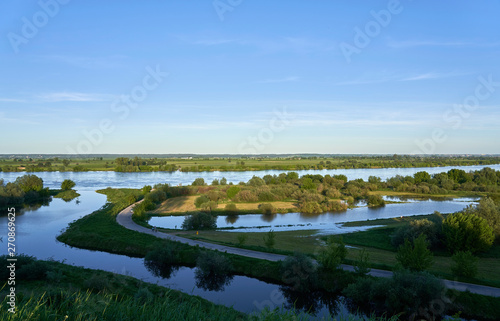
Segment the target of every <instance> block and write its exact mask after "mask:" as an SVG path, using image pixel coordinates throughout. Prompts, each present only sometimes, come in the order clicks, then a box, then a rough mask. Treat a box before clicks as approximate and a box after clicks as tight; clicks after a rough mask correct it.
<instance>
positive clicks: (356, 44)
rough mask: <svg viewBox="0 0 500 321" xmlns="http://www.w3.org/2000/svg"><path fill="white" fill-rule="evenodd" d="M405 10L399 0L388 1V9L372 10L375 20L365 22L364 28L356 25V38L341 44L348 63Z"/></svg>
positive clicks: (341, 49) (371, 13)
mask: <svg viewBox="0 0 500 321" xmlns="http://www.w3.org/2000/svg"><path fill="white" fill-rule="evenodd" d="M410 1H411V0H410ZM401 12H403V6H402V5H401V3H400V2H399V0H390V1H389V2H388V3H387V7H386V9H382V10H380V11H378V12H377V11H375V10H372V11H370V15H371V16H372V17H373V20H370V21H368V22H367V23H365V25H364V27H363V28H359V27H358V26H356V27H355V28H354V38H353V40H352V43H348V42H341V43H340V45H339V48H340V51H342V54H343V55H344V58H345V60H346V61H347V63H351V61H352V58H351V57H352V55H354V54H360V53H361V52H362V50H363V49H365V48H366V47H367V46H368V45H369V44H370V43H371V41H372V39H373V38H375V37H377V36H378V35H380V33H382V30H383V28H387V26H389V24H390V23H391V21H392V17H393V16H395V15H398V14H400V13H401Z"/></svg>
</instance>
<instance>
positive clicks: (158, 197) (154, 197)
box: [144, 190, 167, 204]
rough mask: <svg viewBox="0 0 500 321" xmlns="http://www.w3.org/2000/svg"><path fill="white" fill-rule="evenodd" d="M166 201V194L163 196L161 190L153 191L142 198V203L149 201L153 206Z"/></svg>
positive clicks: (163, 193)
mask: <svg viewBox="0 0 500 321" xmlns="http://www.w3.org/2000/svg"><path fill="white" fill-rule="evenodd" d="M166 199H167V194H165V192H164V191H161V190H154V191H152V192H150V193H148V194H146V196H144V201H148V200H149V201H151V202H152V203H155V204H160V203H162V202H163V201H165V200H166Z"/></svg>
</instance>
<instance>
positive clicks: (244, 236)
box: [238, 234, 248, 246]
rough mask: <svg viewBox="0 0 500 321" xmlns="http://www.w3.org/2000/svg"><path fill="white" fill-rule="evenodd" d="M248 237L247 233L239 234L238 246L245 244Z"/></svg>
mask: <svg viewBox="0 0 500 321" xmlns="http://www.w3.org/2000/svg"><path fill="white" fill-rule="evenodd" d="M247 238H248V235H247V234H239V235H238V246H243V245H245V242H246V241H247Z"/></svg>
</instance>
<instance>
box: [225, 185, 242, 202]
mask: <svg viewBox="0 0 500 321" xmlns="http://www.w3.org/2000/svg"><path fill="white" fill-rule="evenodd" d="M240 190H241V188H239V187H238V186H231V187H229V188H228V189H227V191H226V194H227V197H228V198H229V199H232V198H233V197H234V196H236V194H238V193H239V191H240Z"/></svg>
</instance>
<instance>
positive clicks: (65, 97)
mask: <svg viewBox="0 0 500 321" xmlns="http://www.w3.org/2000/svg"><path fill="white" fill-rule="evenodd" d="M37 98H38V99H40V100H42V101H45V102H61V101H75V102H98V101H110V100H111V99H112V96H111V95H106V94H96V93H79V92H56V93H46V94H41V95H38V97H37Z"/></svg>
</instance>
